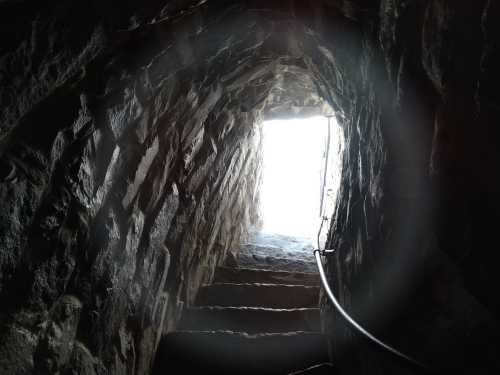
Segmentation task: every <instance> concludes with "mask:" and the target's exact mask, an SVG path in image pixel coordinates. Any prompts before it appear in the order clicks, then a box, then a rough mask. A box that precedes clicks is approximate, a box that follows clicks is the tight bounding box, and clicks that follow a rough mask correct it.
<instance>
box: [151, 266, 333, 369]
mask: <svg viewBox="0 0 500 375" xmlns="http://www.w3.org/2000/svg"><path fill="white" fill-rule="evenodd" d="M251 265H252V266H253V267H254V268H238V267H219V268H218V269H217V270H216V273H215V278H214V282H213V283H212V284H210V285H205V286H203V287H202V288H201V289H200V291H199V293H198V296H197V299H196V302H195V306H192V307H190V308H187V309H186V310H185V311H184V313H183V316H182V319H181V322H180V324H179V327H178V330H177V331H175V332H171V333H169V334H167V335H166V336H165V337H164V338H163V339H162V341H161V344H160V348H159V351H158V354H157V366H156V370H155V374H158V375H159V374H160V373H162V374H167V373H179V374H180V373H183V374H188V373H197V372H200V373H201V372H202V373H203V374H219V375H223V374H259V375H260V374H273V375H275V374H292V373H294V374H299V373H304V374H305V373H307V374H311V375H312V374H318V375H319V374H332V373H334V371H333V367H332V366H331V364H330V363H329V358H328V353H327V344H326V339H325V337H324V336H323V335H322V334H321V333H320V317H319V309H318V307H317V305H318V297H319V276H318V275H317V274H314V273H309V272H298V271H296V270H295V269H296V264H295V263H294V271H283V270H275V269H265V268H270V267H268V266H267V265H266V264H264V263H260V262H257V263H254V264H251ZM273 268H274V267H273ZM305 269H309V268H307V267H306V268H305ZM174 369H175V370H174Z"/></svg>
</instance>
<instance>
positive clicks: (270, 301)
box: [195, 283, 319, 309]
mask: <svg viewBox="0 0 500 375" xmlns="http://www.w3.org/2000/svg"><path fill="white" fill-rule="evenodd" d="M318 301H319V287H317V286H306V285H284V284H233V283H213V284H210V285H205V286H203V287H201V288H200V290H199V291H198V295H197V298H196V303H195V304H196V305H197V306H226V307H227V306H233V307H238V306H247V307H269V308H277V309H293V308H301V307H302V308H304V307H317V306H318Z"/></svg>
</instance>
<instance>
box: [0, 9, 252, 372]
mask: <svg viewBox="0 0 500 375" xmlns="http://www.w3.org/2000/svg"><path fill="white" fill-rule="evenodd" d="M82 6H83V5H82ZM59 7H60V8H54V9H52V12H51V11H48V10H41V11H40V12H41V13H37V14H39V15H38V16H37V18H36V19H35V20H33V21H32V30H31V33H32V35H31V38H30V39H28V40H24V41H23V42H22V43H21V45H20V46H18V47H17V48H13V49H12V50H11V51H9V52H8V53H6V54H5V55H3V60H2V63H3V64H2V73H4V74H2V79H3V81H2V86H1V87H2V94H3V95H2V99H3V103H5V104H11V105H2V118H3V120H4V121H2V125H3V129H2V183H1V186H0V197H1V200H2V202H3V203H2V210H1V214H0V223H1V224H0V226H1V229H0V248H1V252H0V267H1V272H0V298H1V300H2V308H1V315H0V317H1V319H0V322H1V328H0V336H1V340H0V372H1V373H2V374H31V373H39V374H54V373H68V374H69V373H78V374H89V375H90V374H149V373H150V367H151V364H152V360H153V357H154V353H155V349H156V346H157V344H158V342H159V339H160V337H161V334H162V333H163V332H166V331H168V330H171V329H173V328H175V324H176V322H177V319H178V317H179V315H180V314H181V313H182V307H183V306H184V305H189V304H190V303H191V302H192V301H193V298H194V297H195V295H196V291H197V288H198V287H199V286H200V285H201V284H202V283H206V282H209V281H210V280H211V277H212V276H213V271H214V268H215V266H216V265H218V264H220V263H221V262H222V261H223V258H224V256H225V254H226V252H227V251H228V249H233V248H234V247H235V246H236V245H237V244H239V243H240V241H242V240H244V238H245V236H246V234H247V232H248V230H249V229H250V228H251V227H252V226H253V225H255V224H257V223H258V210H257V207H258V194H257V191H258V185H259V175H258V173H257V172H258V171H259V170H260V164H261V157H260V148H261V134H260V125H259V123H260V112H259V110H244V109H243V108H241V105H240V104H241V101H237V100H236V99H235V98H234V96H237V95H238V94H240V90H238V89H237V87H236V86H235V88H234V89H233V90H229V89H227V88H226V87H225V86H223V85H222V84H221V80H220V76H219V75H218V74H214V73H212V72H211V71H210V69H214V66H217V64H220V65H221V71H224V69H222V67H223V66H225V64H233V62H232V61H231V60H230V58H229V54H224V53H223V52H222V51H223V48H224V46H225V45H224V43H222V42H221V43H218V44H216V45H215V46H213V47H214V48H213V50H210V51H208V52H207V51H205V50H203V51H199V52H200V53H201V54H202V55H203V59H201V60H200V61H199V64H193V59H196V56H193V55H194V54H196V51H195V49H196V48H198V47H199V45H201V46H203V47H204V48H210V46H209V45H207V38H208V37H209V33H208V32H206V33H204V34H202V35H201V37H200V39H201V41H198V43H199V45H197V44H196V41H194V40H192V41H188V40H186V39H185V38H182V30H179V31H178V32H176V34H175V35H176V36H179V39H177V38H176V40H175V41H176V42H177V43H176V44H174V45H170V43H169V42H171V40H170V41H169V40H168V39H167V38H165V40H163V38H162V35H163V34H161V35H160V33H164V34H168V33H167V30H158V29H156V30H141V32H138V33H136V34H132V36H131V35H128V34H127V33H128V31H127V30H120V29H117V30H115V33H113V34H112V36H113V37H116V38H118V37H120V36H121V34H120V33H125V34H126V35H125V36H124V38H127V40H119V41H109V40H107V41H105V40H104V39H105V38H100V37H96V34H100V33H101V32H102V35H104V34H105V33H104V32H103V31H102V27H103V26H102V24H101V25H99V24H97V23H96V24H92V23H91V21H92V17H91V16H93V13H92V12H93V11H92V10H89V9H83V8H81V6H80V5H76V8H74V6H66V5H59ZM68 12H69V13H70V14H71V15H73V16H77V15H78V17H81V20H80V19H78V18H75V17H71V18H68V16H69V15H70V14H68ZM45 13H47V14H45ZM15 14H17V13H15ZM40 14H41V15H40ZM86 16H87V17H86ZM189 21H192V19H191V18H190V19H189ZM59 22H61V23H62V24H59ZM86 22H88V24H86ZM73 23H75V24H73ZM84 24H85V26H86V28H85V29H80V30H79V29H78V26H83V25H84ZM3 25H5V24H3V23H2V27H4V26H3ZM116 27H117V28H118V26H116ZM147 27H149V26H147ZM147 27H146V28H147ZM168 27H169V28H170V27H172V26H170V25H169V26H168ZM180 27H187V26H186V25H185V24H182V25H179V28H180ZM6 28H7V27H6ZM99 30H101V31H99ZM68 31H69V34H68ZM86 31H88V32H87V33H86ZM107 32H108V33H110V31H109V30H108V31H107ZM226 37H227V36H226ZM73 38H75V39H76V40H78V41H79V42H81V43H77V42H76V40H74V39H73ZM155 38H157V39H155ZM186 38H187V36H186ZM131 51H132V52H131ZM219 52H221V56H219V58H217V54H218V53H219ZM205 58H207V59H208V58H212V59H214V62H213V64H212V65H209V64H204V62H205V60H204V59H205ZM21 64H22V65H21ZM14 69H15V70H14ZM231 82H232V81H231V80H230V79H229V78H228V84H229V83H231Z"/></svg>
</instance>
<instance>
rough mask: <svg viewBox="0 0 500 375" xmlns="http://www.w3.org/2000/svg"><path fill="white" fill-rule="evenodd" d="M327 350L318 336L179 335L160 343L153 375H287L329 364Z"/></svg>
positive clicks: (196, 333)
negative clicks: (169, 374)
mask: <svg viewBox="0 0 500 375" xmlns="http://www.w3.org/2000/svg"><path fill="white" fill-rule="evenodd" d="M326 348H327V345H326V339H325V337H324V336H323V335H321V334H317V333H305V332H292V333H280V334H259V335H248V334H243V333H234V332H226V331H177V332H171V333H169V334H167V335H166V336H164V337H163V339H162V340H161V343H160V347H159V350H158V353H157V358H158V360H157V363H156V368H155V372H154V373H155V374H167V373H183V374H196V373H199V374H201V373H203V374H218V375H221V374H260V375H263V374H264V375H267V374H269V375H271V374H288V373H290V372H293V371H297V370H300V369H304V368H308V367H310V366H313V365H315V364H319V363H324V362H328V360H329V359H328V353H327V349H326ZM176 369H177V372H176ZM179 371H181V372H179Z"/></svg>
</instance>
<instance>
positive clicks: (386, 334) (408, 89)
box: [324, 0, 500, 374]
mask: <svg viewBox="0 0 500 375" xmlns="http://www.w3.org/2000/svg"><path fill="white" fill-rule="evenodd" d="M344 3H345V4H346V3H350V4H351V5H353V6H351V7H348V9H351V10H352V11H351V12H350V17H349V18H350V20H351V21H352V24H353V25H354V26H355V28H356V32H355V33H351V34H350V35H351V36H352V38H351V39H350V45H349V47H348V48H335V45H337V46H339V45H341V43H342V42H343V41H345V39H344V40H343V39H342V36H341V35H342V34H339V33H337V36H334V35H333V34H330V35H332V37H331V43H332V45H333V47H332V48H331V50H332V53H333V56H334V57H335V58H336V61H337V64H336V66H337V68H338V69H339V70H341V71H342V76H343V77H346V78H347V80H346V82H347V87H346V88H347V89H346V90H345V93H346V95H345V98H346V101H345V105H344V106H342V112H341V113H342V114H343V116H342V117H341V122H342V124H343V128H344V135H345V141H346V147H345V154H344V160H343V163H344V165H343V172H342V182H341V188H340V192H339V195H338V206H337V210H336V213H335V217H334V218H333V220H332V223H331V230H330V234H329V242H328V245H329V247H331V248H334V249H336V250H337V253H336V255H335V256H332V257H331V258H329V260H328V262H327V263H328V269H329V274H330V279H331V283H332V284H333V285H334V286H335V289H336V292H337V294H338V295H339V296H340V298H341V301H342V303H343V305H344V306H346V307H347V310H348V311H350V312H351V313H352V314H353V316H354V317H355V318H357V319H358V320H359V321H360V322H362V324H364V325H365V326H366V327H368V328H369V329H370V330H371V331H372V332H375V333H376V334H378V335H379V336H380V337H382V338H383V339H385V340H386V341H387V342H389V343H391V344H393V345H394V346H396V347H397V348H398V349H400V350H403V351H404V352H406V353H408V354H411V355H413V356H414V357H416V358H417V359H419V360H421V361H424V362H426V363H427V364H429V365H431V366H432V367H434V368H437V369H439V370H441V371H450V370H455V371H458V372H462V371H463V372H474V373H485V374H490V373H495V372H498V369H499V368H500V363H499V360H498V353H499V351H498V345H497V343H498V339H499V337H500V335H499V329H498V328H499V324H498V323H499V321H498V316H499V303H498V298H497V297H495V295H496V292H495V288H496V286H495V285H498V281H499V280H498V272H496V271H495V268H496V264H497V262H496V260H497V259H498V256H496V254H495V251H494V248H493V247H492V244H494V243H495V242H496V239H495V234H494V233H495V231H494V230H493V229H492V225H494V223H496V222H498V218H499V213H500V206H499V205H498V202H497V200H495V198H494V194H495V193H494V192H496V191H498V189H499V187H500V185H499V184H498V173H497V171H496V169H497V168H496V167H495V165H498V161H499V157H498V156H499V155H498V127H497V126H496V125H494V124H495V123H498V119H499V118H500V113H499V112H498V104H499V101H498V94H497V92H495V89H493V87H497V86H498V84H499V81H498V72H497V69H496V68H495V67H494V65H495V63H496V62H498V57H499V50H498V35H500V34H498V25H494V24H493V23H492V22H491V20H492V19H494V18H495V17H498V15H499V14H498V11H499V9H498V6H497V5H495V4H494V3H495V2H492V1H479V2H475V3H474V4H472V3H471V2H456V1H445V0H440V1H397V0H384V1H380V2H372V3H369V2H364V5H363V6H362V7H361V5H362V4H361V2H355V1H351V2H344ZM356 3H357V4H358V5H360V7H358V8H357V7H356V6H355V5H356ZM496 91H497V90H496ZM493 246H494V245H493ZM324 310H325V314H324V316H325V318H326V321H325V325H326V329H327V331H329V332H331V334H332V342H333V352H334V356H335V357H336V358H338V359H341V360H342V361H343V363H342V364H341V367H342V368H343V373H346V374H351V373H357V374H387V373H397V374H401V373H406V371H409V372H411V371H414V369H411V368H408V367H407V366H405V365H403V364H402V363H398V362H397V361H395V360H394V358H393V357H391V356H389V355H385V354H382V353H381V351H379V350H376V349H375V348H374V346H373V345H371V344H369V343H368V342H367V341H366V340H363V339H360V338H359V336H358V335H357V334H354V333H353V331H352V330H350V329H349V328H346V327H345V325H344V324H343V322H342V321H341V319H340V318H338V315H336V314H335V313H334V312H332V310H331V308H330V307H329V305H326V306H325V308H324Z"/></svg>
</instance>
